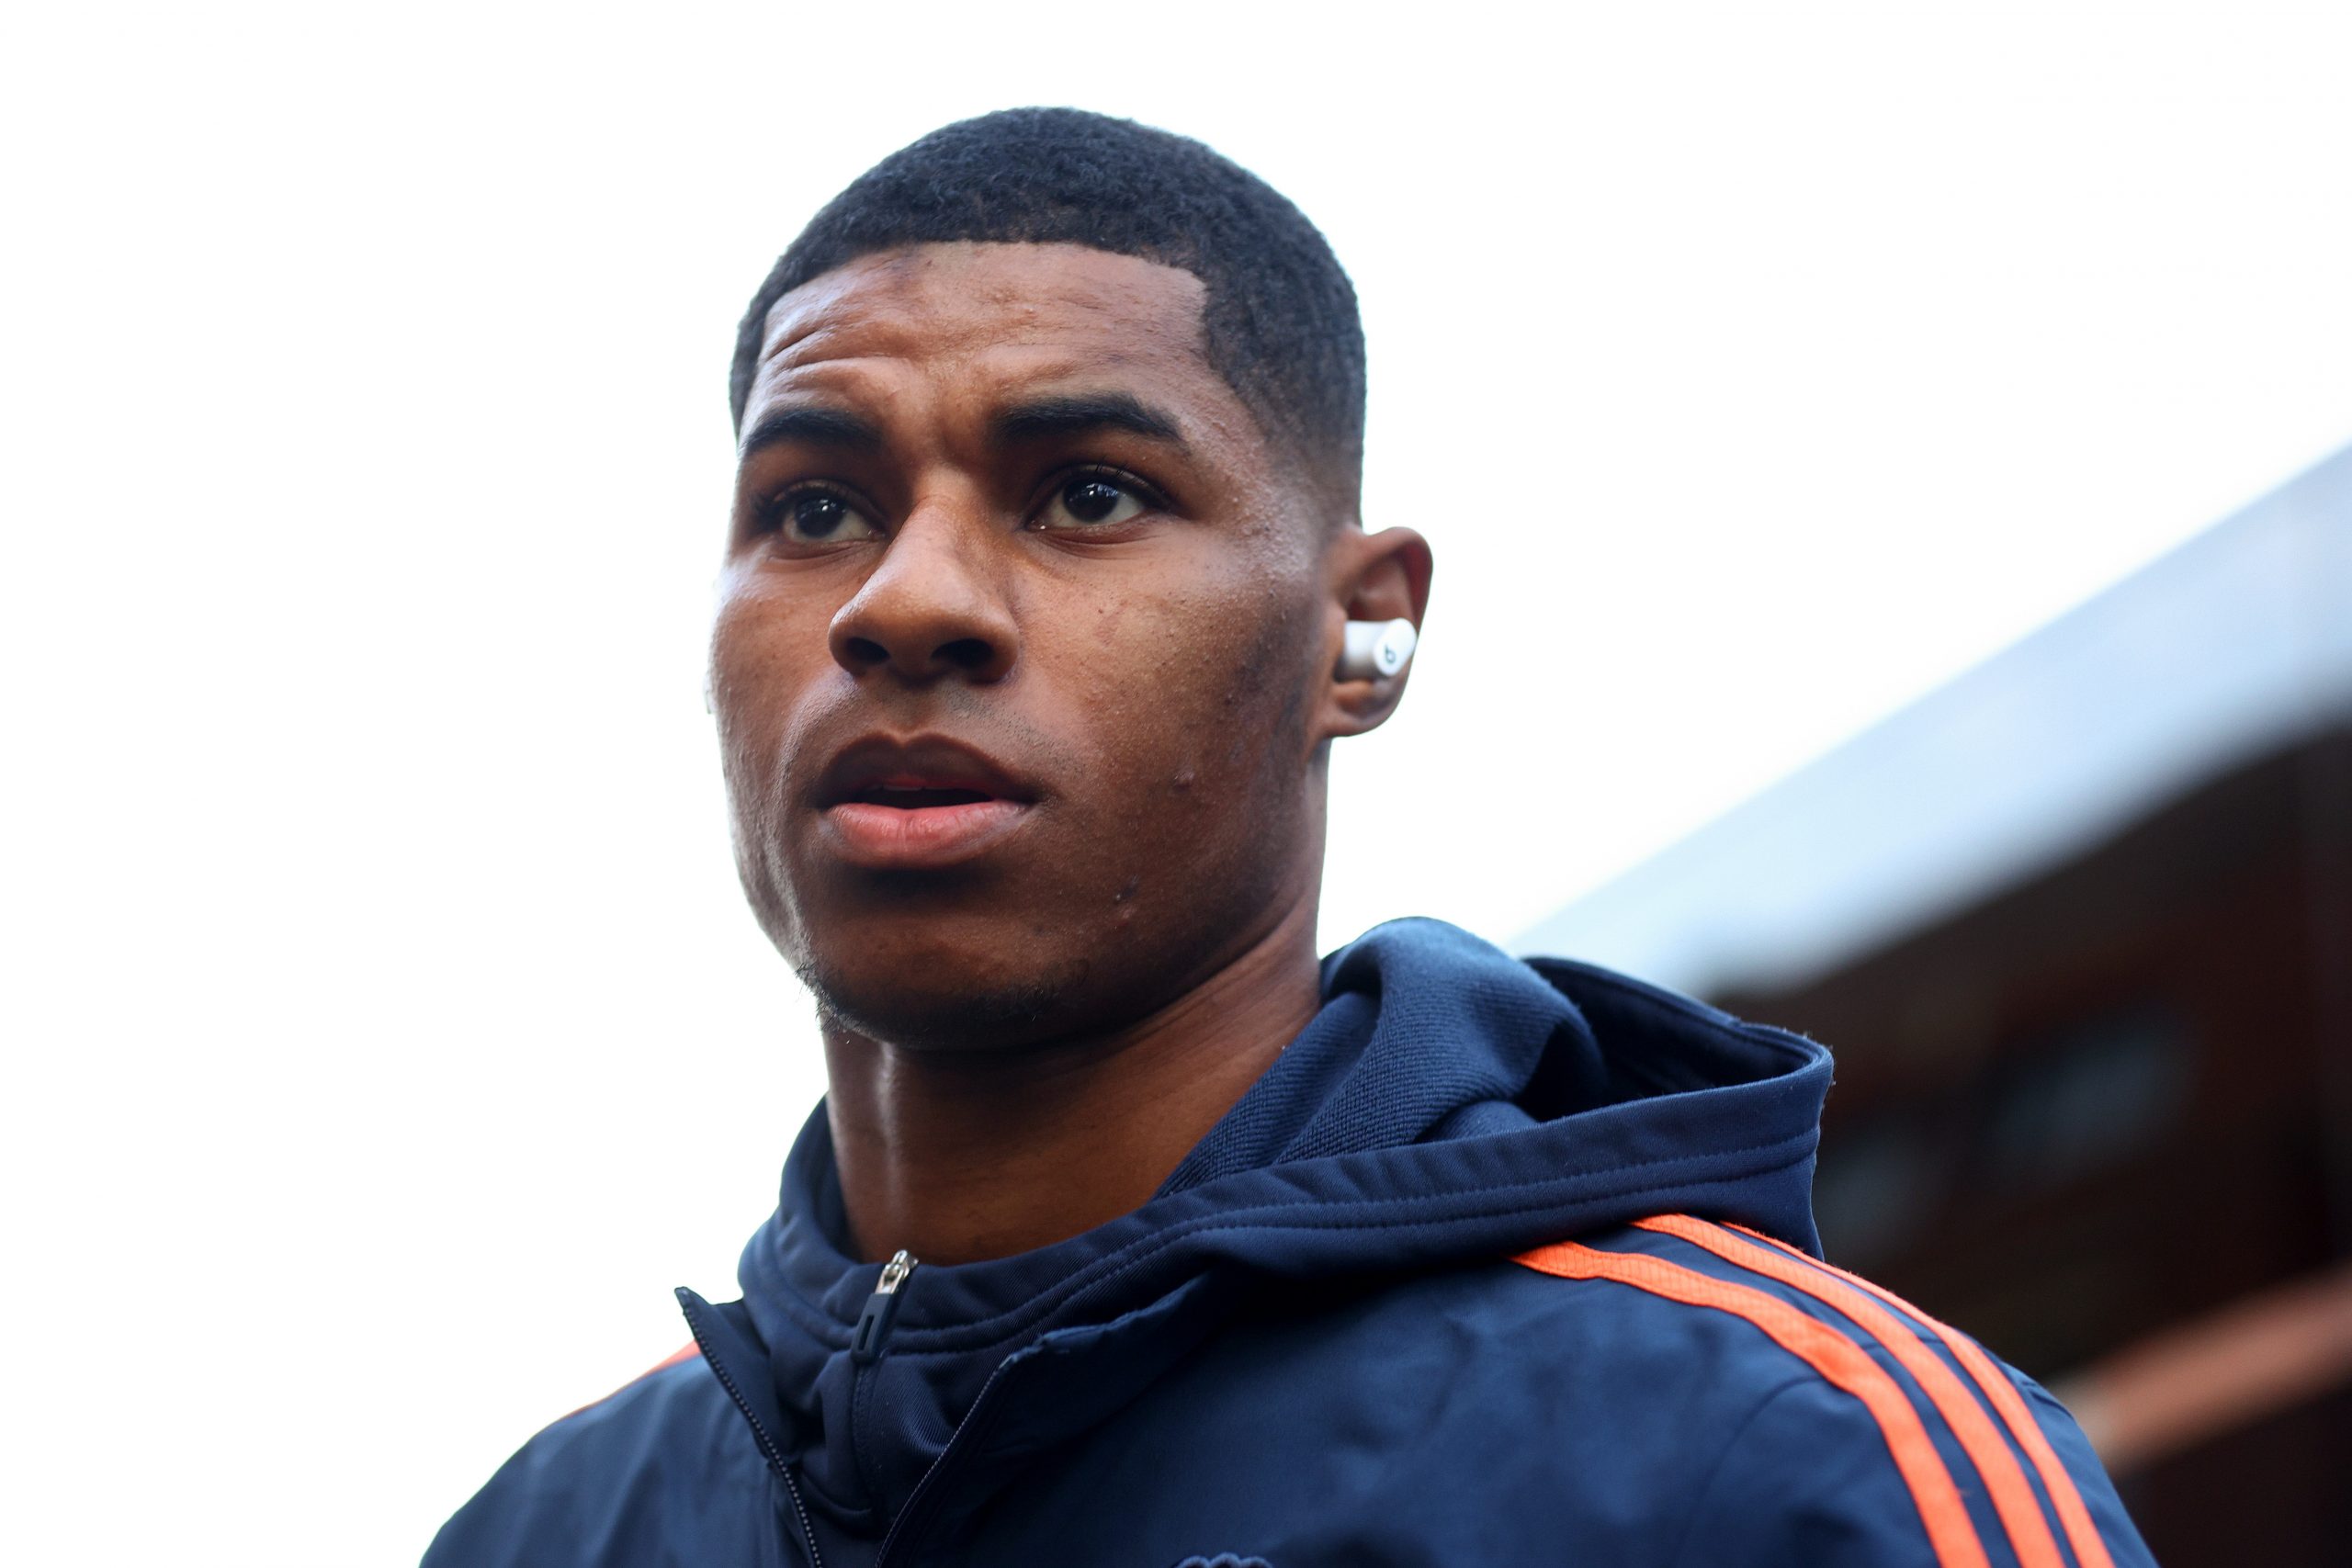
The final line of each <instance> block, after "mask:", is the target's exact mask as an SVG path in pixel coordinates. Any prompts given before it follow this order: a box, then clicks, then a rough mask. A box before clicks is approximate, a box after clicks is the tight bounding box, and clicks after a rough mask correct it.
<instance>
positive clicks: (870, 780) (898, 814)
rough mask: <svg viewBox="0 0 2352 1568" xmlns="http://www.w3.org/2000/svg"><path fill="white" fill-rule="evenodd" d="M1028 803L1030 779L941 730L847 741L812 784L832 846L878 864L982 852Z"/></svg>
mask: <svg viewBox="0 0 2352 1568" xmlns="http://www.w3.org/2000/svg"><path fill="white" fill-rule="evenodd" d="M1036 803H1037V792H1036V790H1035V786H1033V785H1031V784H1029V783H1027V782H1026V781H1025V780H1023V778H1022V777H1021V776H1020V775H1019V774H1018V773H1014V772H1012V770H1010V769H1008V768H1006V767H1004V766H1003V765H1002V764H1001V763H998V762H996V761H993V760H992V759H990V758H989V756H987V755H986V754H985V753H984V752H981V751H979V750H976V749H974V748H972V747H970V746H967V745H963V744H960V743H958V742H956V741H952V740H949V739H945V738H944V737H919V738H916V739H910V740H899V739H896V738H894V737H889V736H875V737H869V738H868V739H864V740H861V741H858V742H856V743H854V744H853V745H851V746H849V747H847V748H845V749H844V750H842V752H841V753H840V754H839V755H838V756H836V757H835V758H834V759H833V761H832V762H831V764H830V765H829V766H828V767H827V768H826V769H825V771H824V773H823V774H822V775H820V778H819V780H818V781H817V785H816V789H815V792H814V804H815V806H816V807H817V810H818V814H819V818H820V821H821V822H822V823H823V825H824V826H823V829H822V833H823V841H824V842H825V843H826V845H827V846H828V847H829V848H830V850H831V852H832V853H834V854H835V855H837V856H839V857H840V858H841V859H842V860H843V861H845V862H847V863H850V864H852V865H857V866H863V867H865V868H867V869H869V870H877V871H879V870H907V871H911V870H921V869H926V868H928V869H943V868H945V867H947V866H951V865H958V864H961V863H964V862H966V861H968V860H971V859H974V858H975V857H977V856H979V855H982V854H985V853H987V852H989V850H990V849H991V848H992V847H993V846H995V845H996V844H998V843H1000V842H1001V841H1002V840H1004V839H1005V838H1006V837H1007V836H1008V835H1010V834H1012V833H1013V832H1015V831H1017V830H1018V829H1020V827H1021V825H1022V824H1023V822H1024V821H1025V820H1027V819H1028V818H1029V815H1030V813H1031V811H1032V810H1033V808H1034V807H1035V805H1036Z"/></svg>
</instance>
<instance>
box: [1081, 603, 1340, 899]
mask: <svg viewBox="0 0 2352 1568" xmlns="http://www.w3.org/2000/svg"><path fill="white" fill-rule="evenodd" d="M1303 597H1304V596H1303V595H1298V594H1285V595H1276V594H1273V593H1271V592H1263V591H1261V592H1256V593H1253V594H1250V595H1248V596H1246V597H1241V598H1239V599H1238V600H1237V598H1236V597H1234V596H1227V595H1220V596H1216V597H1214V598H1213V597H1211V596H1209V595H1205V594H1204V595H1201V596H1198V597H1192V596H1184V597H1169V598H1162V599H1155V600H1152V601H1149V602H1141V603H1137V602H1129V603H1126V604H1120V605H1114V606H1106V607H1104V608H1103V610H1102V611H1101V612H1100V613H1099V614H1098V615H1095V616H1093V617H1092V622H1093V624H1092V626H1091V627H1090V628H1089V629H1088V636H1087V637H1086V639H1085V640H1086V641H1087V642H1088V643H1090V644H1091V648H1089V649H1087V650H1086V651H1087V652H1088V653H1089V654H1090V655H1091V658H1090V659H1089V660H1088V661H1087V663H1086V664H1085V665H1084V669H1085V671H1086V674H1085V677H1084V682H1083V689H1082V690H1081V691H1080V693H1079V694H1078V695H1079V698H1080V703H1081V704H1082V705H1083V709H1084V711H1085V712H1086V713H1087V714H1088V715H1089V716H1090V723H1091V725H1093V726H1095V727H1097V728H1096V735H1097V745H1096V746H1095V747H1094V748H1093V749H1092V750H1095V751H1096V753H1097V755H1098V756H1099V757H1100V758H1101V764H1100V765H1101V767H1102V769H1103V775H1104V776H1103V783H1104V784H1106V785H1108V786H1111V787H1108V788H1106V790H1105V791H1104V793H1103V795H1102V796H1101V797H1099V800H1100V805H1101V806H1102V807H1103V808H1104V809H1105V810H1106V811H1107V812H1108V814H1110V815H1112V816H1113V817H1114V818H1117V819H1118V821H1119V822H1120V823H1121V824H1122V827H1121V829H1119V831H1118V833H1117V834H1116V835H1115V836H1114V841H1115V842H1119V843H1121V844H1123V845H1125V846H1130V847H1134V848H1140V847H1141V846H1143V845H1144V844H1147V843H1149V844H1152V845H1154V846H1155V847H1161V848H1163V849H1164V847H1165V846H1166V845H1167V844H1168V842H1169V841H1170V840H1173V841H1175V842H1176V843H1177V844H1179V845H1181V846H1182V847H1184V848H1185V850H1186V851H1187V852H1201V851H1206V850H1209V849H1211V848H1212V847H1213V846H1212V843H1211V840H1218V841H1223V840H1230V839H1233V838H1235V837H1247V836H1250V823H1251V822H1252V821H1269V820H1273V821H1278V820H1280V819H1281V818H1283V815H1284V811H1283V807H1285V806H1286V805H1287V804H1288V802H1289V797H1290V796H1292V795H1296V794H1297V791H1298V786H1299V784H1300V783H1301V782H1302V781H1303V778H1304V775H1305V773H1306V763H1307V750H1308V748H1307V746H1306V722H1305V720H1306V692H1305V682H1304V681H1303V679H1302V675H1301V671H1302V670H1303V669H1304V665H1305V660H1306V650H1305V643H1306V639H1307V638H1308V637H1311V636H1313V635H1314V632H1315V629H1316V628H1315V627H1314V626H1313V625H1312V618H1311V616H1310V615H1309V614H1308V606H1307V605H1306V604H1303V603H1292V600H1294V599H1299V598H1303ZM1123 858H1132V857H1131V856H1129V857H1123Z"/></svg>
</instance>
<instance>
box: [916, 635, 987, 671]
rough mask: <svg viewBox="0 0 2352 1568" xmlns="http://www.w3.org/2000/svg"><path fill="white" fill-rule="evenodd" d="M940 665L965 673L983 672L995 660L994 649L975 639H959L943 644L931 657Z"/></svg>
mask: <svg viewBox="0 0 2352 1568" xmlns="http://www.w3.org/2000/svg"><path fill="white" fill-rule="evenodd" d="M932 657H933V659H936V660H939V661H940V662H941V663H942V664H952V665H954V666H955V667H956V669H958V670H962V671H967V672H968V671H975V670H985V669H987V668H988V667H989V664H990V663H992V662H993V661H994V660H995V659H996V649H992V648H990V647H989V645H988V644H987V643H985V642H982V641H981V640H980V639H979V638H978V637H957V638H956V640H955V641H953V642H943V643H941V644H940V645H939V649H938V651H937V652H935V653H933V655H932Z"/></svg>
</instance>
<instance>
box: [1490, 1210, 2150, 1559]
mask: <svg viewBox="0 0 2352 1568" xmlns="http://www.w3.org/2000/svg"><path fill="white" fill-rule="evenodd" d="M1512 1263H1513V1265H1514V1266H1515V1267H1516V1268H1517V1269H1520V1270H1521V1273H1522V1274H1524V1275H1525V1276H1528V1277H1530V1278H1532V1279H1535V1280H1538V1281H1539V1284H1540V1283H1550V1284H1553V1285H1555V1286H1556V1287H1558V1289H1557V1290H1556V1291H1555V1294H1554V1302H1553V1305H1554V1308H1555V1312H1556V1313H1557V1314H1559V1316H1560V1319H1561V1321H1562V1322H1563V1324H1564V1325H1566V1323H1567V1322H1568V1321H1569V1320H1591V1319H1598V1320H1600V1321H1601V1322H1602V1323H1604V1324H1606V1325H1608V1326H1606V1327H1605V1328H1600V1329H1596V1327H1595V1326H1594V1325H1593V1324H1592V1323H1590V1322H1589V1321H1588V1322H1579V1323H1577V1325H1576V1326H1574V1327H1573V1328H1570V1329H1568V1330H1567V1333H1568V1337H1569V1338H1570V1339H1571V1341H1572V1342H1576V1343H1578V1344H1579V1345H1580V1346H1581V1345H1583V1344H1585V1343H1587V1342H1589V1341H1590V1340H1591V1339H1592V1338H1593V1337H1595V1335H1596V1333H1598V1334H1600V1335H1601V1336H1602V1337H1606V1338H1607V1339H1609V1340H1610V1341H1611V1342H1612V1343H1614V1344H1616V1345H1618V1346H1620V1347H1622V1348H1623V1349H1622V1351H1621V1354H1623V1355H1624V1356H1625V1358H1626V1359H1629V1360H1631V1361H1632V1362H1633V1363H1634V1364H1635V1365H1636V1366H1637V1367H1638V1369H1639V1374H1638V1375H1639V1381H1640V1382H1641V1385H1642V1387H1641V1391H1640V1392H1639V1393H1636V1394H1634V1395H1632V1396H1631V1397H1629V1398H1628V1399H1627V1401H1626V1403H1627V1405H1628V1411H1627V1414H1628V1416H1630V1418H1631V1419H1632V1420H1634V1422H1636V1423H1640V1422H1643V1421H1645V1420H1668V1421H1679V1422H1681V1424H1682V1425H1683V1428H1684V1429H1683V1431H1682V1433H1681V1437H1682V1439H1683V1441H1684V1443H1685V1445H1686V1452H1687V1453H1688V1454H1689V1455H1691V1457H1701V1456H1703V1462H1704V1465H1705V1470H1704V1474H1703V1477H1702V1479H1700V1480H1698V1481H1697V1482H1695V1483H1693V1491H1692V1494H1691V1498H1690V1501H1691V1510H1690V1525H1689V1534H1688V1535H1687V1536H1686V1537H1685V1546H1684V1553H1683V1554H1684V1557H1685V1559H1686V1560H1688V1561H1691V1562H1737V1561H1758V1562H1779V1561H1791V1562H1794V1561H1806V1562H1843V1561H1849V1560H1850V1561H1856V1562H1863V1561H1868V1562H1921V1563H1937V1564H1966V1565H1969V1568H1976V1565H1980V1564H2003V1563H2011V1562H2014V1563H2018V1564H2030V1565H2033V1568H2044V1565H2046V1568H2061V1565H2062V1564H2065V1563H2069V1562H2072V1563H2078V1564H2081V1565H2082V1568H2109V1565H2110V1564H2130V1563H2137V1562H2146V1561H2147V1558H2146V1553H2145V1549H2144V1548H2143V1547H2142V1546H2141V1544H2140V1542H2139V1540H2138V1537H2137V1535H2136V1533H2135V1532H2133V1530H2132V1529H2131V1524H2130V1521H2129V1519H2128V1517H2126V1516H2125V1515H2124V1513H2123V1510H2122V1507H2121V1506H2120V1503H2118V1502H2117V1501H2116V1499H2115V1495H2114V1491H2113V1488H2112V1486H2111V1485H2110V1484H2109V1482H2108V1479H2107V1476H2106V1474H2105V1472H2103V1470H2101V1468H2100V1466H2099V1464H2098V1460H2097V1458H2096V1457H2095V1456H2094V1455H2093V1454H2092V1452H2091V1450H2090V1448H2089V1445H2088V1444H2087V1443H2086V1442H2085V1441H2084V1440H2083V1438H2082V1434H2081V1432H2080V1430H2079V1429H2078V1428H2076V1427H2075V1425H2074V1423H2073V1421H2072V1420H2071V1419H2069V1418H2068V1417H2067V1416H2066V1415H2065V1413H2064V1410H2063V1409H2062V1408H2061V1407H2059V1405H2058V1404H2057V1403H2056V1402H2055V1401H2054V1400H2052V1399H2051V1398H2050V1397H2049V1395H2048V1394H2046V1393H2043V1392H2042V1391H2041V1389H2039V1388H2038V1387H2036V1386H2034V1385H2033V1384H2032V1383H2030V1382H2028V1381H2027V1380H2026V1379H2024V1378H2023V1377H2021V1376H2020V1375H2018V1374H2017V1373H2016V1372H2014V1371H2011V1370H2010V1369H2009V1368H2007V1366H2005V1365H2003V1364H2002V1363H2001V1362H1999V1361H1998V1360H1996V1359H1994V1358H1993V1357H1992V1356H1991V1355H1989V1354H1987V1353H1986V1352H1985V1350H1984V1349H1983V1348H1981V1347H1979V1346H1978V1345H1977V1344H1976V1343H1975V1342H1974V1341H1973V1340H1972V1339H1970V1338H1969V1337H1967V1336H1965V1335H1963V1334H1961V1333H1959V1332H1958V1331H1956V1330H1954V1329H1951V1328H1950V1327H1948V1326H1946V1325H1943V1324H1940V1323H1938V1322H1937V1321H1936V1320H1935V1319H1933V1318H1932V1317H1929V1316H1928V1314H1925V1313H1922V1312H1920V1311H1918V1310H1917V1308H1914V1307H1912V1306H1911V1305H1909V1304H1908V1303H1905V1302H1902V1301H1900V1300H1898V1299H1896V1298H1895V1297H1894V1296H1893V1295H1891V1294H1889V1293H1888V1292H1884V1291H1883V1290H1881V1289H1879V1288H1878V1287H1877V1286H1875V1285H1872V1284H1871V1283H1870V1282H1869V1281H1867V1280H1860V1279H1858V1278H1856V1277H1855V1276H1853V1275H1850V1274H1847V1273H1844V1272H1843V1271H1841V1270H1838V1269H1833V1268H1831V1267H1829V1266H1827V1265H1826V1264H1824V1263H1821V1262H1820V1261H1818V1260H1816V1259H1815V1258H1811V1257H1809V1256H1807V1255H1806V1254H1804V1253H1803V1252H1800V1251H1798V1250H1797V1249H1795V1248H1793V1247H1787V1246H1785V1245H1783V1244H1781V1243H1780V1242H1777V1241H1774V1240H1772V1239H1770V1238H1769V1237H1766V1236H1763V1235H1758V1234H1756V1233H1753V1232H1748V1231H1744V1230H1741V1229H1739V1228H1737V1227H1735V1226H1729V1225H1722V1224H1713V1223H1712V1222H1708V1221H1703V1220H1698V1219H1694V1218H1692V1217H1691V1216H1688V1215H1679V1214H1668V1215H1659V1216H1657V1217H1654V1218H1651V1219H1647V1220H1643V1221H1639V1222H1636V1223H1635V1224H1633V1225H1630V1226H1626V1227H1623V1228H1622V1229H1619V1230H1615V1231H1610V1232H1606V1233H1602V1234H1600V1235H1593V1236H1589V1237H1585V1238H1582V1239H1579V1240H1577V1241H1568V1242H1561V1243H1557V1244H1555V1245H1553V1246H1548V1247H1537V1248H1534V1249H1532V1250H1531V1251H1529V1252H1526V1253H1523V1254H1521V1255H1520V1256H1519V1257H1518V1258H1514V1259H1512ZM1525 1289H1526V1287H1525V1286H1524V1285H1523V1284H1522V1285H1521V1286H1519V1287H1517V1288H1516V1291H1515V1292H1514V1293H1521V1292H1524V1291H1525ZM1645 1412H1648V1413H1649V1414H1646V1415H1645ZM1718 1535H1720V1537H1721V1539H1720V1540H1718V1539H1715V1538H1716V1537H1717V1536H1718ZM1774 1540H1777V1541H1778V1542H1779V1543H1780V1544H1779V1545H1778V1546H1776V1547H1766V1546H1765V1545H1764V1543H1765V1542H1767V1541H1774ZM1735 1545H1739V1546H1740V1547H1741V1548H1742V1549H1741V1550H1734V1548H1735ZM1759 1551H1760V1552H1761V1553H1762V1554H1761V1555H1758V1553H1759Z"/></svg>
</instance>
